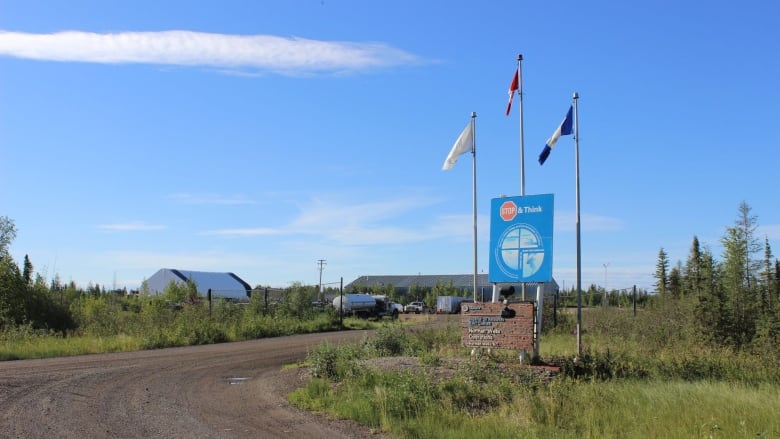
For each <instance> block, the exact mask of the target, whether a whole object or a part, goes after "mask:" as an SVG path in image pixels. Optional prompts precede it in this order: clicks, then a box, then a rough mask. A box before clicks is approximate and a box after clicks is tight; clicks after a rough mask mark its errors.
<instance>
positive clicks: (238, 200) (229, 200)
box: [171, 193, 255, 205]
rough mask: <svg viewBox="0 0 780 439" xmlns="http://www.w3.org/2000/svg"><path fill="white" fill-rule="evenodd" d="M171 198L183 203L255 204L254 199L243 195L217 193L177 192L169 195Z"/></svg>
mask: <svg viewBox="0 0 780 439" xmlns="http://www.w3.org/2000/svg"><path fill="white" fill-rule="evenodd" d="M171 198H172V199H173V200H174V201H176V202H179V203H183V204H217V205H239V204H255V201H254V200H251V199H249V198H247V197H245V196H244V195H230V196H225V195H217V194H185V193H178V194H173V195H171Z"/></svg>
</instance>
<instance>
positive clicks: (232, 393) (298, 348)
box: [0, 331, 382, 439]
mask: <svg viewBox="0 0 780 439" xmlns="http://www.w3.org/2000/svg"><path fill="white" fill-rule="evenodd" d="M365 334H366V332H365V331H350V332H336V333H324V334H308V335H299V336H290V337H279V338H269V339H263V340H254V341H248V342H240V343H226V344H218V345H209V346H195V347H186V348H173V349H160V350H154V351H141V352H129V353H118V354H102V355H85V356H78V357H66V358H52V359H45V360H23V361H9V362H0V437H1V438H25V439H28V438H79V439H82V438H287V439H290V438H307V439H317V438H361V437H367V436H370V437H372V438H381V437H382V435H381V434H377V433H375V432H372V431H369V430H368V429H366V428H365V427H361V426H359V425H357V424H354V423H352V422H349V421H337V420H332V419H328V418H326V417H324V416H318V415H314V414H311V413H308V412H304V411H301V410H298V409H296V408H294V407H291V406H290V405H289V404H288V403H287V400H286V397H285V395H286V394H287V393H288V392H290V391H291V390H292V389H294V388H295V387H296V385H300V378H299V374H298V373H297V372H296V371H295V370H282V366H284V365H286V364H291V363H295V362H297V361H300V360H302V359H303V358H304V357H305V356H306V353H307V351H308V350H309V349H311V348H315V347H316V346H318V345H319V344H320V343H321V342H322V341H323V340H328V341H329V342H332V343H339V342H345V341H354V340H359V339H361V338H363V337H364V336H365Z"/></svg>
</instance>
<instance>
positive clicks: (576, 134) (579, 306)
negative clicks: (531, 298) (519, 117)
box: [572, 91, 582, 359]
mask: <svg viewBox="0 0 780 439" xmlns="http://www.w3.org/2000/svg"><path fill="white" fill-rule="evenodd" d="M572 98H573V99H574V162H575V170H574V179H575V180H576V190H575V198H576V202H575V211H576V217H577V219H576V226H577V358H578V359H579V358H582V260H581V256H582V252H581V247H580V121H579V109H578V107H577V102H578V100H579V98H580V96H579V94H577V92H576V91H575V92H574V95H573V96H572Z"/></svg>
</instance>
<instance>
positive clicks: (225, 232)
mask: <svg viewBox="0 0 780 439" xmlns="http://www.w3.org/2000/svg"><path fill="white" fill-rule="evenodd" d="M284 233H285V232H284V231H282V230H279V229H272V228H268V227H256V228H246V229H218V230H207V231H205V232H202V233H201V235H217V236H269V235H282V234H284Z"/></svg>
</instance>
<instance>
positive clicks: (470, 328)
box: [460, 302, 534, 351]
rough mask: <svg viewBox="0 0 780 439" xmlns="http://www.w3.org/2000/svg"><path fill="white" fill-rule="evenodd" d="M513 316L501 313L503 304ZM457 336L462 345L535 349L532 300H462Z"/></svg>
mask: <svg viewBox="0 0 780 439" xmlns="http://www.w3.org/2000/svg"><path fill="white" fill-rule="evenodd" d="M505 307H508V308H509V309H511V310H513V311H514V312H515V315H514V317H502V311H504V308H505ZM460 315H461V317H460V319H461V320H460V327H461V331H460V339H461V343H463V346H466V347H475V348H476V347H479V348H499V349H515V350H521V349H525V350H527V351H532V350H533V349H534V302H518V303H510V304H509V305H504V304H503V303H464V304H462V305H461V314H460Z"/></svg>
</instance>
